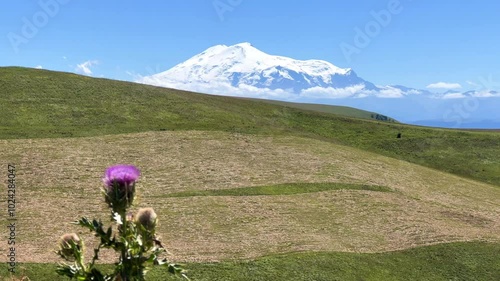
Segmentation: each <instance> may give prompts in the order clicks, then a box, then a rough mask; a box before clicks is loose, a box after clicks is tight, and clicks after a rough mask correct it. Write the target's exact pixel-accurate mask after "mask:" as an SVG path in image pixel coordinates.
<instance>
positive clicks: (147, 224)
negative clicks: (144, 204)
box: [135, 208, 157, 232]
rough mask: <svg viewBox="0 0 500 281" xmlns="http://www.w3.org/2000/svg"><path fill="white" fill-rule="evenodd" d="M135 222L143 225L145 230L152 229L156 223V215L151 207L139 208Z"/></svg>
mask: <svg viewBox="0 0 500 281" xmlns="http://www.w3.org/2000/svg"><path fill="white" fill-rule="evenodd" d="M135 222H136V223H137V224H141V225H142V226H144V228H145V229H146V230H149V231H151V232H153V231H154V229H155V227H156V223H157V216H156V213H155V211H154V210H153V208H141V209H139V211H138V212H137V214H136V215H135Z"/></svg>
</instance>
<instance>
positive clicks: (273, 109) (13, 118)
mask: <svg viewBox="0 0 500 281" xmlns="http://www.w3.org/2000/svg"><path fill="white" fill-rule="evenodd" d="M0 100H1V101H2V102H1V103H0V139H13V138H53V137H83V136H97V135H105V134H120V133H133V132H144V131H161V130H209V131H226V132H234V133H247V134H265V135H276V134H281V135H294V136H301V137H309V138H316V139H321V140H324V141H329V142H334V143H338V144H343V145H348V146H352V147H356V148H360V149H365V150H368V151H372V152H375V153H379V154H382V155H386V156H389V157H394V158H397V159H401V160H405V161H409V162H412V163H416V164H420V165H424V166H427V167H432V168H435V169H438V170H441V171H445V172H449V173H453V174H456V175H459V176H463V177H468V178H471V179H475V180H479V181H483V182H487V183H491V184H495V185H497V186H500V149H499V147H500V134H499V133H498V132H472V131H458V130H445V129H432V128H426V127H417V126H408V125H404V124H398V123H388V122H376V121H370V120H363V119H354V118H347V117H342V116H339V115H335V114H329V113H322V112H318V111H310V110H303V109H297V108H291V107H288V106H281V105H275V104H270V103H267V102H261V101H254V100H247V99H238V98H232V97H223V96H211V95H204V94H196V93H191V92H184V91H178V90H172V89H165V88H158V87H152V86H147V85H140V84H136V83H129V82H122V81H114V80H107V79H97V78H91V77H86V76H80V75H75V74H69V73H61V72H53V71H47V70H37V69H28V68H19V67H4V68H0ZM398 133H402V138H400V139H398V138H396V135H397V134H398Z"/></svg>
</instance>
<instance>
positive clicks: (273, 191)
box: [165, 182, 392, 197]
mask: <svg viewBox="0 0 500 281" xmlns="http://www.w3.org/2000/svg"><path fill="white" fill-rule="evenodd" d="M339 189H351V190H369V191H381V192H391V191H392V190H391V189H390V188H388V187H385V186H378V185H362V184H347V183H333V182H332V183H285V184H276V185H265V186H251V187H241V188H230V189H216V190H194V191H183V192H176V193H170V194H165V197H191V196H256V195H292V194H300V193H313V192H320V191H328V190H339Z"/></svg>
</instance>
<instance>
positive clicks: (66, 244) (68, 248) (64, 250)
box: [59, 233, 82, 260]
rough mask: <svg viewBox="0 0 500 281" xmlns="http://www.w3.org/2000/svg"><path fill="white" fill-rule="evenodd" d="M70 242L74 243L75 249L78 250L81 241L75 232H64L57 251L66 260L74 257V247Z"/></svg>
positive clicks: (80, 247) (80, 246)
mask: <svg viewBox="0 0 500 281" xmlns="http://www.w3.org/2000/svg"><path fill="white" fill-rule="evenodd" d="M71 242H73V243H74V244H75V245H76V250H78V251H80V250H81V249H82V241H81V240H80V237H78V235H77V234H76V233H66V234H64V235H63V236H61V238H60V242H59V253H60V255H61V256H62V257H64V258H65V259H67V260H74V259H75V252H74V251H75V249H74V248H73V247H72V245H71Z"/></svg>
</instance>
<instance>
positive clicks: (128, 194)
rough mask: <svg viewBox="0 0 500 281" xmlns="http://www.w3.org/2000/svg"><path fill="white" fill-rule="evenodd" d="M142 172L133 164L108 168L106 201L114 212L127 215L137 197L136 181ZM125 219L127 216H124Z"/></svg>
mask: <svg viewBox="0 0 500 281" xmlns="http://www.w3.org/2000/svg"><path fill="white" fill-rule="evenodd" d="M140 175H141V172H140V171H139V169H137V168H136V167H135V166H132V165H116V166H111V167H109V168H107V169H106V172H105V174H104V178H103V182H104V184H105V185H106V188H105V190H104V191H105V200H106V203H108V205H109V206H110V207H111V208H112V209H113V211H114V212H117V213H119V214H120V215H121V216H125V211H126V209H127V208H128V207H130V205H131V204H132V202H133V201H134V197H135V181H136V180H137V179H138V178H139V176H140ZM122 219H125V218H122Z"/></svg>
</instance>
